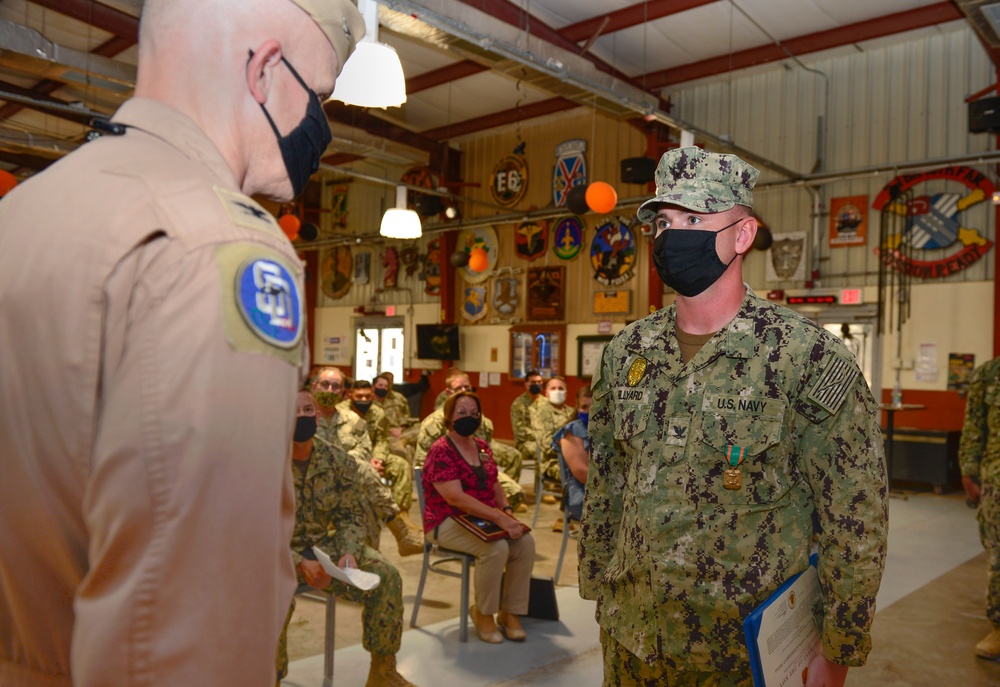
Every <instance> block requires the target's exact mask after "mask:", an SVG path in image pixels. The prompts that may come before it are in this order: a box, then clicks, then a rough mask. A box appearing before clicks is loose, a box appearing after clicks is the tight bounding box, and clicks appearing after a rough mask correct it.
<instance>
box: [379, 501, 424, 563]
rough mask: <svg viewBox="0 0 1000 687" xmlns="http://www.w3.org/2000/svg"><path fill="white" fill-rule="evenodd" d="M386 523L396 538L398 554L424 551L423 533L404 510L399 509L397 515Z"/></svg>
mask: <svg viewBox="0 0 1000 687" xmlns="http://www.w3.org/2000/svg"><path fill="white" fill-rule="evenodd" d="M386 525H388V527H389V531H390V532H392V536H394V537H395V538H396V544H397V545H398V546H399V555H400V556H413V555H414V554H418V553H423V552H424V533H423V532H421V531H420V530H418V529H417V526H416V525H414V524H413V521H411V520H410V516H409V515H407V514H406V513H405V512H402V511H400V513H399V515H397V516H396V517H394V518H393V519H392V520H390V521H389V522H387V523H386Z"/></svg>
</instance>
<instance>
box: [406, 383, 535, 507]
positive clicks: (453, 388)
mask: <svg viewBox="0 0 1000 687" xmlns="http://www.w3.org/2000/svg"><path fill="white" fill-rule="evenodd" d="M444 388H445V393H447V394H448V395H449V396H450V395H452V394H455V393H458V392H459V391H472V382H471V381H470V380H469V375H468V374H466V373H465V372H463V371H462V370H459V369H458V368H456V367H453V368H451V369H450V370H448V376H447V377H445V380H444ZM445 432H447V429H446V428H445V424H444V410H443V409H442V408H440V407H439V408H437V409H435V410H434V412H433V413H431V414H430V415H428V416H427V417H425V418H424V421H423V422H421V423H420V431H419V432H418V434H417V448H416V451H414V454H413V464H414V465H415V466H416V467H418V468H419V467H422V466H423V464H424V458H425V457H426V456H427V452H428V451H429V450H430V448H431V445H432V444H433V443H434V442H435V441H437V440H438V439H439V438H440V437H443V436H444V435H445ZM475 436H476V437H477V438H479V439H482V440H483V441H485V442H486V443H487V444H489V445H490V450H491V451H492V452H493V461H494V462H495V463H496V464H497V467H498V468H500V475H499V478H498V479H499V481H500V486H501V487H503V491H504V493H505V494H507V500H508V501H510V503H511V505H512V506H514V509H515V510H516V511H517V512H524V511H526V510H527V507H526V506H525V505H524V489H522V488H521V485H520V484H518V482H517V480H518V478H519V477H520V475H521V454H520V453H518V452H517V449H515V448H514V447H513V446H507V445H505V444H501V443H500V442H498V441H494V440H493V422H492V421H491V420H490V419H489V418H488V417H486V416H485V415H484V416H483V418H482V422H481V423H480V425H479V428H478V429H477V430H476V434H475Z"/></svg>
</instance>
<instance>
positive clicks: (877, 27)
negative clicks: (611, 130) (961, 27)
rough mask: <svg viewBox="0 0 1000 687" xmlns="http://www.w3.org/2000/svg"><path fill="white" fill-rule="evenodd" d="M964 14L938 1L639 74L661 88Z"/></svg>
mask: <svg viewBox="0 0 1000 687" xmlns="http://www.w3.org/2000/svg"><path fill="white" fill-rule="evenodd" d="M963 17H964V15H963V14H962V13H961V12H960V11H959V9H958V8H957V7H956V6H955V5H954V4H952V3H951V2H939V3H936V4H934V5H927V6H926V7H921V8H919V9H915V10H906V11H905V12H897V13H895V14H889V15H886V16H883V17H877V18H875V19H869V20H867V21H862V22H857V23H854V24H850V25H847V26H841V27H840V28H837V29H833V30H830V31H818V32H816V33H811V34H808V35H805V36H798V37H797V38H790V39H788V40H785V41H781V45H774V44H768V45H762V46H760V47H757V48H750V49H748V50H742V51H740V52H736V53H733V54H732V55H720V56H718V57H712V58H710V59H707V60H702V61H700V62H692V63H690V64H685V65H681V66H679V67H671V68H670V69H664V70H661V71H658V72H651V73H649V74H646V75H645V76H642V77H638V80H640V81H641V82H642V83H644V84H645V85H646V87H647V88H663V87H665V86H671V85H674V84H679V83H684V82H685V81H693V80H695V79H703V78H705V77H708V76H716V75H718V74H725V73H726V72H729V71H735V70H738V69H745V68H747V67H753V66H755V65H759V64H766V63H768V62H776V61H779V60H784V59H788V57H789V54H791V55H795V56H800V55H806V54H809V53H813V52H818V51H820V50H829V49H831V48H839V47H841V46H843V45H850V44H852V43H857V42H858V41H865V40H872V39H874V38H882V37H884V36H891V35H893V34H896V33H902V32H904V31H913V30H916V29H922V28H926V27H928V26H934V25H936V24H941V23H943V22H947V21H953V20H955V19H962V18H963Z"/></svg>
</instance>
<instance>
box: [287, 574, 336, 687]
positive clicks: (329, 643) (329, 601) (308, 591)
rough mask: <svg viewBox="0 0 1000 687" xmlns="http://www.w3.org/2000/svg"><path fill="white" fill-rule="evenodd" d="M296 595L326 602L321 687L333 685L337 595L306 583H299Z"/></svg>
mask: <svg viewBox="0 0 1000 687" xmlns="http://www.w3.org/2000/svg"><path fill="white" fill-rule="evenodd" d="M295 595H296V596H301V597H304V598H306V599H312V600H313V601H322V602H324V603H325V604H326V635H325V640H324V642H323V687H333V653H334V646H333V640H334V630H336V628H337V597H335V596H334V595H333V594H327V593H326V592H321V591H319V590H318V589H313V588H312V587H310V586H309V585H308V584H300V585H299V587H298V589H296V590H295Z"/></svg>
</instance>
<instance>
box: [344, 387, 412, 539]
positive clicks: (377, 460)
mask: <svg viewBox="0 0 1000 687" xmlns="http://www.w3.org/2000/svg"><path fill="white" fill-rule="evenodd" d="M374 399H375V392H374V390H373V389H372V385H371V384H370V383H368V382H366V381H364V380H358V381H356V382H354V388H353V389H351V397H350V399H348V400H346V401H341V402H340V403H338V404H337V411H338V413H343V414H344V415H357V416H358V417H360V418H361V419H362V420H364V422H365V427H366V428H367V430H368V438H369V440H370V441H371V444H372V455H371V461H370V462H371V465H372V467H374V468H375V469H376V470H377V471H378V473H379V475H380V476H381V477H382V481H383V483H386V482H387V483H388V484H387V486H388V487H389V491H391V492H392V499H393V501H395V502H396V505H397V506H399V510H400V516H401V517H403V518H404V520H408V519H409V516H408V515H407V512H408V511H409V510H410V506H412V505H413V477H412V475H411V474H410V464H409V463H408V462H407V461H406V459H405V458H403V457H402V456H399V455H396V454H394V453H392V452H390V451H389V421H388V420H387V419H386V415H385V412H384V411H383V410H382V408H380V407H379V406H378V405H376V404H375V403H374ZM414 527H416V525H414Z"/></svg>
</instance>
